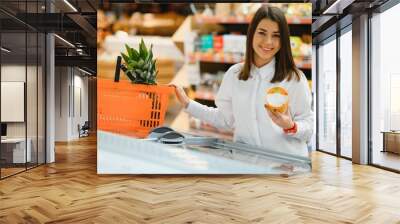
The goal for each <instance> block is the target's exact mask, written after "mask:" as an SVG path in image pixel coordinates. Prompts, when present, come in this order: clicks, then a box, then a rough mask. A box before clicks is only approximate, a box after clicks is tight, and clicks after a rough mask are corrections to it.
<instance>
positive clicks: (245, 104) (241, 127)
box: [175, 6, 314, 156]
mask: <svg viewBox="0 0 400 224" xmlns="http://www.w3.org/2000/svg"><path fill="white" fill-rule="evenodd" d="M277 86H279V87H283V88H285V89H286V90H287V92H288V95H289V109H288V110H286V112H285V113H279V112H274V111H270V110H269V109H267V107H265V105H264V98H265V95H266V90H268V89H269V88H271V87H277ZM175 92H176V95H177V98H178V100H179V101H180V102H181V104H182V105H183V106H184V107H185V109H186V111H187V112H188V113H189V114H191V115H192V116H194V117H196V118H199V119H200V120H203V121H205V122H207V123H209V124H212V125H214V126H215V127H217V128H223V129H233V130H234V140H235V141H240V142H244V143H248V144H252V145H258V146H263V147H266V148H270V149H274V150H279V151H282V152H287V153H292V154H296V155H301V156H308V150H307V143H306V142H307V141H309V139H310V138H311V136H312V133H313V127H314V124H313V123H314V121H313V119H314V118H313V113H312V111H311V93H310V90H309V88H308V84H307V79H306V77H305V76H304V74H303V73H302V72H301V71H299V70H298V69H297V68H296V67H295V64H294V61H293V56H292V53H291V48H290V40H289V29H288V25H287V22H286V19H285V15H284V14H283V12H282V11H281V10H280V9H279V8H275V7H269V6H262V7H261V8H260V9H259V10H258V11H257V12H256V14H255V15H254V18H253V20H252V21H251V23H250V25H249V29H248V33H247V43H246V55H245V61H244V63H239V64H235V65H233V66H232V67H231V68H229V70H228V71H227V72H226V74H225V75H224V78H223V80H222V83H221V87H220V89H219V91H218V94H217V96H216V98H215V104H216V106H217V108H211V107H207V106H204V105H201V104H199V103H197V102H195V101H193V100H190V99H189V98H188V97H187V95H186V94H185V92H184V91H183V89H182V88H180V87H176V88H175Z"/></svg>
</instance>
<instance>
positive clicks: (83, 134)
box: [78, 121, 90, 138]
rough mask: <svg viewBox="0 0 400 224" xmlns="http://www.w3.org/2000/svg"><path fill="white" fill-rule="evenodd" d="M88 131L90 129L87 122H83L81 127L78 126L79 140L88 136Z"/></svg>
mask: <svg viewBox="0 0 400 224" xmlns="http://www.w3.org/2000/svg"><path fill="white" fill-rule="evenodd" d="M89 129H90V125H89V121H85V123H84V124H83V125H82V127H80V125H79V124H78V132H79V138H80V137H87V136H89Z"/></svg>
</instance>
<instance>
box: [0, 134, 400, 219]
mask: <svg viewBox="0 0 400 224" xmlns="http://www.w3.org/2000/svg"><path fill="white" fill-rule="evenodd" d="M56 147H57V149H56V161H57V163H56V164H49V165H44V166H41V167H38V168H36V169H34V170H29V171H27V172H25V173H22V174H20V175H17V176H14V177H10V178H8V179H6V180H3V181H1V182H0V201H1V202H2V203H1V204H0V223H17V222H27V220H28V221H29V222H31V223H39V222H57V223H58V222H68V223H81V222H87V221H90V222H96V223H116V222H120V221H122V222H138V223H249V222H260V223H271V222H280V223H310V222H322V223H337V222H347V223H353V222H362V223H365V222H369V223H395V222H398V220H400V214H399V213H398V211H399V209H400V201H398V200H393V199H394V198H399V197H400V192H399V191H398V189H399V188H400V180H399V178H398V175H397V174H395V173H391V172H387V171H384V170H380V169H377V168H374V167H369V166H360V165H353V164H351V162H350V161H348V160H344V159H339V158H336V157H333V156H330V155H326V154H324V153H320V152H314V154H313V172H312V173H310V174H306V175H299V176H293V177H290V178H284V177H277V176H267V175H227V176H224V175H217V176H215V175H212V176H209V175H200V176H196V175H185V176H182V175H178V176H175V175H168V176H162V175H158V176H153V175H152V176H143V175H138V176H135V175H112V176H110V175H102V176H99V175H97V174H96V139H95V138H94V137H88V138H82V139H80V140H79V141H74V142H70V143H68V144H58V145H57V146H56ZM27 186H29V187H27Z"/></svg>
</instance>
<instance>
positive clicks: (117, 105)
mask: <svg viewBox="0 0 400 224" xmlns="http://www.w3.org/2000/svg"><path fill="white" fill-rule="evenodd" d="M97 89H98V91H97V94H98V101H97V105H98V118H97V120H98V128H99V129H100V130H105V131H110V132H114V133H120V134H124V135H129V136H135V137H145V136H147V135H148V133H149V132H150V130H151V129H153V128H155V127H158V126H160V125H162V124H163V122H164V117H165V112H166V110H167V107H168V97H169V94H171V93H172V92H173V87H170V86H162V85H142V84H132V83H130V82H129V81H120V82H114V81H113V80H108V79H98V80H97Z"/></svg>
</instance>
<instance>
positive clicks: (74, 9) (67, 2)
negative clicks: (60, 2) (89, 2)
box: [64, 0, 78, 12]
mask: <svg viewBox="0 0 400 224" xmlns="http://www.w3.org/2000/svg"><path fill="white" fill-rule="evenodd" d="M64 2H65V4H67V5H68V6H69V7H70V8H71V9H72V10H73V11H74V12H78V10H77V9H76V8H75V7H74V6H73V5H72V4H71V3H69V1H68V0H64Z"/></svg>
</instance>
